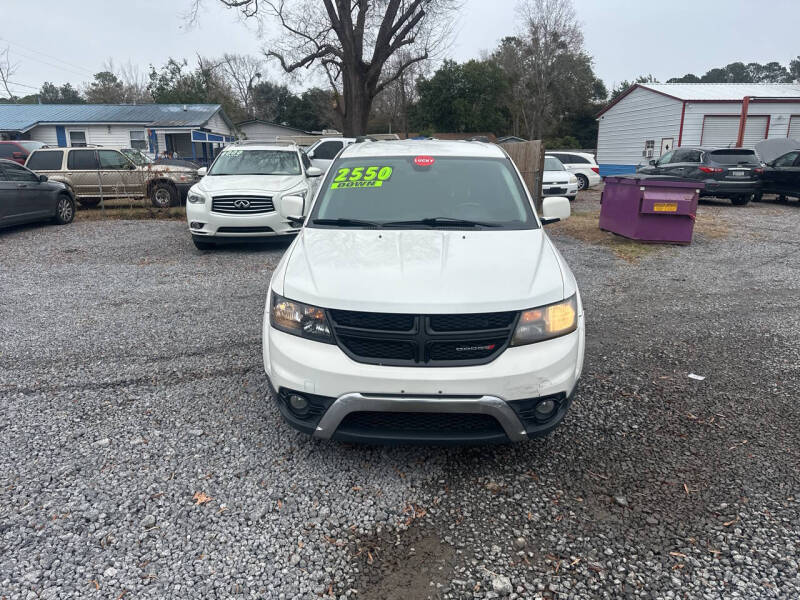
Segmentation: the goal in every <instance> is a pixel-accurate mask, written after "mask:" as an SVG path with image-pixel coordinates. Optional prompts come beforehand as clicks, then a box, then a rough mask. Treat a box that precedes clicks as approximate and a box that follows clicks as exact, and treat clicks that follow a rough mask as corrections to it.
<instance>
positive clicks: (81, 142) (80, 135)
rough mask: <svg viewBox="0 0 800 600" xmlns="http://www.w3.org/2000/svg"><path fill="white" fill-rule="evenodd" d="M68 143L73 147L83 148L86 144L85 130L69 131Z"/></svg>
mask: <svg viewBox="0 0 800 600" xmlns="http://www.w3.org/2000/svg"><path fill="white" fill-rule="evenodd" d="M69 145H70V146H72V147H73V148H83V147H85V146H86V132H85V131H70V132H69Z"/></svg>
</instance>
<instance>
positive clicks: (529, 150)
mask: <svg viewBox="0 0 800 600" xmlns="http://www.w3.org/2000/svg"><path fill="white" fill-rule="evenodd" d="M503 149H504V150H505V151H506V152H508V155H509V156H510V157H511V160H513V161H514V164H516V165H517V168H518V169H519V172H520V173H522V180H523V181H524V182H525V185H526V186H528V191H530V193H531V196H532V197H533V202H534V205H535V206H536V212H538V213H539V214H540V215H541V214H542V171H543V170H544V146H543V145H542V141H541V140H534V141H532V142H517V143H515V144H504V145H503Z"/></svg>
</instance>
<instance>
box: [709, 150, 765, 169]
mask: <svg viewBox="0 0 800 600" xmlns="http://www.w3.org/2000/svg"><path fill="white" fill-rule="evenodd" d="M708 157H709V158H710V159H711V160H712V161H714V162H715V163H719V164H721V165H738V164H739V163H746V164H750V163H753V164H758V158H756V153H755V152H753V151H752V150H744V149H741V150H739V149H736V148H726V149H724V150H712V151H711V152H709V153H708Z"/></svg>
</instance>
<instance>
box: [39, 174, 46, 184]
mask: <svg viewBox="0 0 800 600" xmlns="http://www.w3.org/2000/svg"><path fill="white" fill-rule="evenodd" d="M45 181H47V175H39V182H40V183H44V182H45Z"/></svg>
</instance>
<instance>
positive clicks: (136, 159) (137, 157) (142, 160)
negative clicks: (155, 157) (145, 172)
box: [122, 148, 153, 167]
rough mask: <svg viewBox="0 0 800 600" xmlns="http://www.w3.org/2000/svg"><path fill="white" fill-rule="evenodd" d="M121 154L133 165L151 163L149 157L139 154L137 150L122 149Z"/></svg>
mask: <svg viewBox="0 0 800 600" xmlns="http://www.w3.org/2000/svg"><path fill="white" fill-rule="evenodd" d="M122 153H123V154H124V155H125V156H127V157H128V158H130V159H131V160H132V161H133V163H134V164H135V165H138V166H140V167H141V166H142V165H149V164H150V163H152V162H153V161H152V160H150V157H149V156H146V155H144V154H142V153H141V152H139V151H138V150H134V149H132V148H123V149H122Z"/></svg>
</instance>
